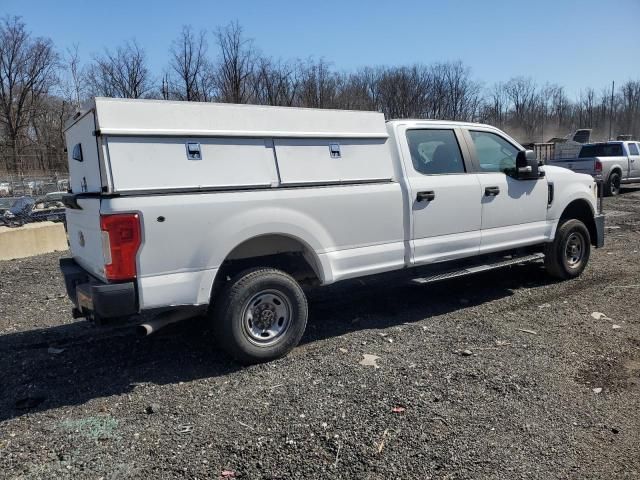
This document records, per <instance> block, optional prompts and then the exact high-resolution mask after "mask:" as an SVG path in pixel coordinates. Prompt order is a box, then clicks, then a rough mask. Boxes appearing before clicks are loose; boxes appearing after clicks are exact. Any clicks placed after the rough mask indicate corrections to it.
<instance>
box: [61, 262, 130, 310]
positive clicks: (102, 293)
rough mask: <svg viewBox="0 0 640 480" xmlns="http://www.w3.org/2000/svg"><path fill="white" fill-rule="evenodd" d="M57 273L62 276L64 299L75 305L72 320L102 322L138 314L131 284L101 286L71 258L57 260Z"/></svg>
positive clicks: (100, 283)
mask: <svg viewBox="0 0 640 480" xmlns="http://www.w3.org/2000/svg"><path fill="white" fill-rule="evenodd" d="M60 271H61V272H62V275H63V276H64V284H65V287H66V289H67V295H68V296H69V298H70V299H71V301H72V302H73V304H74V305H75V310H74V317H92V318H94V319H96V320H102V319H109V318H117V317H128V316H131V315H134V314H136V313H138V295H137V292H136V287H135V283H134V282H125V283H104V282H101V281H100V280H98V279H96V278H95V277H92V276H91V275H90V274H89V273H88V272H87V271H86V270H85V269H84V268H82V267H81V266H80V265H78V264H77V263H76V262H75V260H73V259H72V258H61V259H60Z"/></svg>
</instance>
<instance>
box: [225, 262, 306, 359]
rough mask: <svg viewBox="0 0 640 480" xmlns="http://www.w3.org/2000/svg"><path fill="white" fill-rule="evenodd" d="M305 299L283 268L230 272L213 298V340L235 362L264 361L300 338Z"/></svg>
mask: <svg viewBox="0 0 640 480" xmlns="http://www.w3.org/2000/svg"><path fill="white" fill-rule="evenodd" d="M307 315H308V309H307V299H306V297H305V294H304V292H303V291H302V288H300V285H299V284H298V283H297V282H296V281H295V280H294V279H293V278H292V277H291V276H290V275H288V274H287V273H285V272H283V271H280V270H276V269H273V268H254V269H250V270H245V271H244V272H241V273H240V274H238V275H236V276H235V277H234V278H233V279H232V280H231V281H230V282H229V283H228V284H227V285H226V287H225V288H224V290H223V291H222V292H220V295H218V298H217V299H216V300H214V309H213V315H212V321H213V330H214V334H215V337H216V341H217V343H218V345H219V346H220V347H221V348H222V349H223V350H225V351H226V352H227V353H228V354H229V355H231V356H232V357H234V358H235V359H236V360H238V361H239V362H241V363H245V364H251V363H259V362H267V361H269V360H273V359H276V358H279V357H282V356H284V355H286V354H287V353H288V352H289V351H291V350H292V349H293V348H294V347H295V346H296V345H297V344H298V342H300V339H301V338H302V335H303V333H304V330H305V327H306V324H307Z"/></svg>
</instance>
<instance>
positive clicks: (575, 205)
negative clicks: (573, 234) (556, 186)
mask: <svg viewBox="0 0 640 480" xmlns="http://www.w3.org/2000/svg"><path fill="white" fill-rule="evenodd" d="M572 218H575V219H576V220H580V221H581V222H582V223H584V224H585V225H586V227H587V229H588V230H589V236H590V237H591V244H592V245H595V244H596V242H597V239H598V231H597V229H596V222H595V220H594V218H593V210H592V209H591V205H589V202H587V201H586V200H574V201H573V202H571V203H570V204H569V205H567V207H566V208H565V209H564V212H562V215H561V216H560V222H559V223H562V221H563V220H570V219H572Z"/></svg>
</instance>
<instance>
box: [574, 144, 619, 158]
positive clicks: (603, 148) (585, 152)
mask: <svg viewBox="0 0 640 480" xmlns="http://www.w3.org/2000/svg"><path fill="white" fill-rule="evenodd" d="M622 155H623V153H622V144H621V143H599V144H596V145H585V146H584V147H582V149H581V150H580V155H578V158H587V157H621V156H622Z"/></svg>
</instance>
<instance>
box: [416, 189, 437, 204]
mask: <svg viewBox="0 0 640 480" xmlns="http://www.w3.org/2000/svg"><path fill="white" fill-rule="evenodd" d="M435 198H436V193H435V192H434V191H433V190H428V191H426V192H418V194H417V195H416V200H417V201H418V202H424V201H427V202H430V201H432V200H434V199H435Z"/></svg>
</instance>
